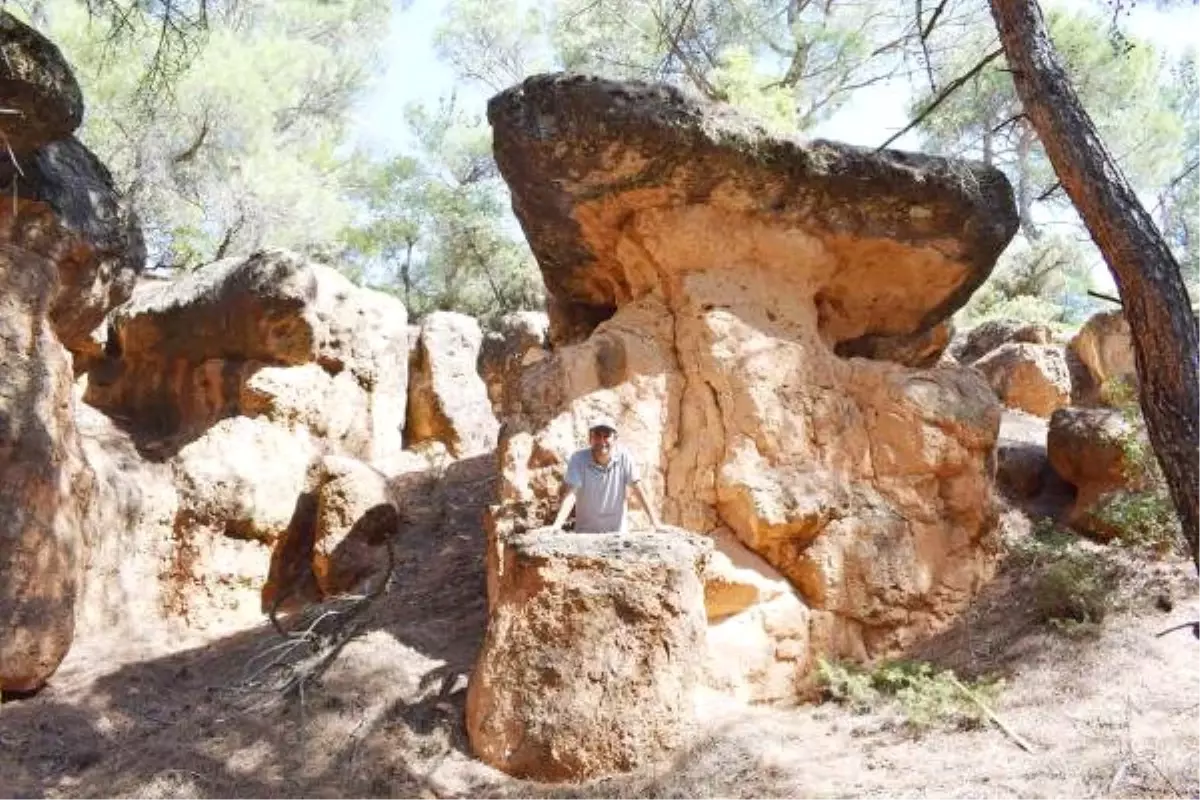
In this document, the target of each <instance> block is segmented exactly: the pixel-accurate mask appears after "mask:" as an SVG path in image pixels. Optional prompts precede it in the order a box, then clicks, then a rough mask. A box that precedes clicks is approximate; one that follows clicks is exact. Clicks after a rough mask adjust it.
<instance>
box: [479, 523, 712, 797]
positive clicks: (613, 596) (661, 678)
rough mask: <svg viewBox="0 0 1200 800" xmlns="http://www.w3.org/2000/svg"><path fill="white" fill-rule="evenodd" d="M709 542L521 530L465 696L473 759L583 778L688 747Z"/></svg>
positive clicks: (529, 772)
mask: <svg viewBox="0 0 1200 800" xmlns="http://www.w3.org/2000/svg"><path fill="white" fill-rule="evenodd" d="M708 550H709V545H708V544H707V543H706V542H705V541H704V540H703V539H701V538H699V537H695V536H689V535H686V534H682V533H678V534H637V535H620V534H594V535H577V534H571V533H562V532H558V531H551V530H541V531H534V532H530V533H527V534H524V535H521V536H518V537H515V538H512V539H510V540H508V541H506V542H505V544H504V547H503V551H502V554H501V556H500V565H499V574H498V581H497V592H496V602H495V604H494V607H493V609H492V615H491V620H490V622H489V624H488V632H487V637H486V638H485V640H484V643H483V648H482V650H481V652H480V655H479V660H478V662H477V664H476V667H475V672H474V674H473V675H472V677H471V681H470V686H469V688H468V690H467V733H468V735H469V736H470V739H471V745H472V747H473V748H474V750H475V752H476V754H477V755H478V756H479V757H480V758H481V759H483V760H484V761H485V762H487V763H489V764H491V765H493V766H495V767H498V768H500V769H502V770H504V771H505V772H508V773H509V774H512V775H516V776H519V777H523V778H531V779H535V780H542V781H568V780H569V781H579V780H584V779H587V778H592V777H596V776H599V775H604V774H606V773H612V772H624V771H628V770H631V769H634V768H636V767H639V766H641V765H644V764H650V763H654V762H656V761H658V760H660V759H662V758H663V757H665V756H667V755H668V754H670V753H671V752H672V751H673V750H675V749H676V748H678V747H679V746H680V745H682V744H684V743H685V742H686V741H687V738H688V736H689V735H690V733H691V728H692V724H693V713H694V711H693V703H694V698H693V690H694V688H695V687H696V685H697V683H698V681H699V678H700V674H701V669H702V663H703V660H704V630H705V616H704V590H703V586H702V583H701V578H700V575H701V573H702V571H703V569H704V562H705V560H706V558H707V552H708Z"/></svg>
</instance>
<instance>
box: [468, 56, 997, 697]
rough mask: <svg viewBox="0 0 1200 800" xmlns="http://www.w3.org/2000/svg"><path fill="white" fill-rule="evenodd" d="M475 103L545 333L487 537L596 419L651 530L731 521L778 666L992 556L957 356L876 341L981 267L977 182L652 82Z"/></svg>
mask: <svg viewBox="0 0 1200 800" xmlns="http://www.w3.org/2000/svg"><path fill="white" fill-rule="evenodd" d="M488 116H489V119H490V120H491V123H492V125H493V127H494V129H495V152H496V159H497V163H498V165H499V167H500V170H501V172H502V174H503V175H504V177H505V179H506V180H507V181H508V183H509V185H510V187H511V188H512V192H513V208H514V210H515V211H516V214H517V216H518V219H519V220H520V222H521V224H522V226H523V227H524V229H525V232H526V234H527V236H528V238H529V242H530V245H531V247H532V248H533V251H534V253H535V255H536V256H537V258H538V261H539V264H540V266H541V269H542V274H543V276H544V278H545V282H546V288H547V291H548V295H549V308H550V324H551V338H552V340H553V341H554V342H555V343H556V347H555V350H554V351H553V353H552V354H551V355H550V356H549V357H547V358H544V359H542V360H540V361H538V362H537V363H535V364H532V365H530V366H528V367H526V368H525V369H524V370H523V371H522V373H521V375H520V377H519V379H518V383H519V390H518V391H515V392H512V393H510V395H509V397H510V403H509V407H508V408H506V410H505V432H504V434H503V435H502V438H501V442H500V445H499V451H498V452H499V458H500V467H501V471H502V478H501V481H500V487H499V502H498V504H497V505H496V506H495V507H494V508H493V509H491V512H490V514H489V527H490V536H491V538H492V546H493V548H500V549H502V548H503V543H504V541H505V540H506V538H507V537H510V536H513V535H518V534H519V533H520V532H522V531H525V530H529V529H532V528H535V527H537V526H538V525H542V524H545V523H546V522H548V521H549V519H550V518H551V515H552V514H553V511H554V508H555V507H556V504H557V498H558V494H559V491H560V487H561V481H562V477H563V473H564V470H565V462H566V458H567V457H568V456H569V454H570V453H571V451H572V450H574V449H575V448H577V447H579V446H580V445H581V443H582V441H583V439H584V435H585V432H586V428H587V424H588V420H589V419H591V418H592V417H593V416H594V415H595V414H598V413H603V414H607V415H609V416H612V417H615V418H616V419H617V421H618V423H619V424H620V427H621V438H622V441H623V443H624V444H625V446H627V447H628V448H629V449H630V450H631V452H632V453H633V455H634V456H635V457H636V458H637V459H638V460H639V461H640V463H641V464H642V465H643V468H644V470H643V471H644V474H645V485H646V487H647V489H648V492H649V494H650V495H651V496H652V497H653V498H654V501H655V502H658V503H661V507H662V509H663V514H664V516H665V518H666V521H668V522H671V523H673V524H678V525H680V526H682V527H685V528H687V529H689V530H693V531H698V532H704V533H712V532H719V531H721V530H722V529H727V530H729V531H732V533H733V534H734V535H735V536H736V537H737V539H738V540H740V541H741V542H742V543H743V544H745V545H746V546H747V547H749V549H750V550H752V551H754V552H755V553H757V554H758V555H760V556H762V557H763V558H764V559H765V560H766V561H767V562H768V563H769V564H770V565H771V567H772V568H773V569H774V570H777V571H778V573H780V574H782V575H783V576H784V577H786V579H787V580H788V581H789V582H790V583H791V584H792V585H793V586H794V587H795V588H796V589H797V590H798V591H799V593H800V595H801V596H802V597H803V600H804V603H805V604H806V605H807V607H808V610H807V611H806V610H805V609H804V607H803V606H802V605H800V604H798V603H797V608H796V610H795V616H794V619H795V620H796V624H795V625H792V626H777V625H772V626H770V629H772V630H777V631H782V632H781V633H780V634H779V637H780V641H782V640H784V639H785V638H786V640H787V641H788V642H791V644H789V645H787V646H786V647H782V648H780V651H781V653H782V655H781V656H780V658H786V659H787V660H788V662H789V664H791V665H792V667H794V666H795V665H796V664H801V665H804V664H807V663H810V660H809V659H808V657H807V656H808V654H807V653H804V654H800V655H799V656H798V654H797V653H795V652H793V651H794V650H796V649H797V648H798V647H799V648H801V649H803V648H808V649H809V650H811V651H812V652H815V653H820V654H825V655H828V656H831V657H853V658H866V657H871V656H876V655H880V654H883V653H888V652H892V651H894V650H896V649H898V648H901V647H903V646H905V645H907V644H908V643H910V642H911V641H913V640H914V639H915V638H917V637H920V636H923V635H925V634H927V633H929V632H930V631H932V630H935V629H936V628H938V627H939V626H940V625H942V624H943V623H944V622H945V621H946V620H947V618H949V617H950V616H951V615H953V614H954V613H955V612H956V611H957V610H958V609H959V608H961V607H962V605H963V604H965V603H966V602H967V600H968V599H969V598H970V597H971V595H972V593H973V592H974V591H975V590H976V588H977V587H978V586H979V584H980V582H981V581H983V580H984V579H985V578H986V577H988V575H989V573H990V569H991V564H992V558H991V552H990V551H991V542H990V533H991V531H992V528H993V521H994V511H993V504H992V499H991V467H990V461H991V453H992V448H993V446H994V444H995V440H996V433H997V428H998V426H999V420H1000V407H999V404H998V403H997V402H996V398H995V396H994V395H993V393H992V391H991V390H990V389H989V388H988V386H987V384H986V383H984V381H983V380H982V379H981V378H980V377H979V376H978V374H976V373H974V372H972V371H970V370H966V369H960V368H938V369H932V370H914V369H910V368H906V367H904V366H901V365H899V364H896V363H891V362H888V361H886V360H882V359H884V358H885V357H886V356H887V355H888V354H889V353H910V352H921V351H922V348H921V347H915V348H914V347H912V346H911V344H912V343H913V342H922V341H925V342H928V341H929V340H930V331H931V330H933V329H934V328H935V327H937V326H939V325H940V324H941V323H942V322H943V321H944V320H945V319H946V318H947V317H948V316H949V315H950V314H951V313H952V312H953V311H954V310H955V309H957V308H958V307H959V306H960V305H961V304H962V303H963V302H965V300H966V299H967V298H968V296H969V295H970V293H971V292H972V291H973V290H974V289H975V287H977V286H978V285H979V284H980V283H981V282H982V281H983V280H984V279H985V278H986V277H987V275H988V273H989V271H990V269H991V268H992V266H993V264H994V261H995V259H996V257H997V255H998V254H999V253H1000V251H1001V250H1002V249H1003V247H1004V246H1005V244H1006V243H1007V242H1008V240H1009V239H1010V238H1011V236H1012V235H1013V233H1014V232H1015V230H1016V215H1015V211H1014V208H1013V203H1012V196H1011V189H1010V187H1009V186H1008V184H1007V182H1006V181H1005V179H1004V177H1003V176H1002V175H1001V174H1000V173H999V172H998V171H996V170H994V169H990V168H987V167H984V166H982V165H976V164H967V163H960V162H951V161H946V160H943V159H936V158H929V157H924V156H917V155H911V154H905V153H898V152H884V153H879V154H874V153H871V152H869V151H864V150H860V149H857V148H853V147H848V146H843V145H838V144H833V143H829V142H812V143H808V144H802V143H799V142H797V141H793V140H780V139H772V138H770V137H768V136H767V135H766V134H764V133H763V132H762V131H760V130H759V129H757V128H755V127H754V126H753V125H752V124H749V123H747V122H745V121H744V120H742V119H740V118H738V117H737V116H735V115H734V114H733V113H732V112H730V111H728V110H726V109H724V108H721V107H711V106H705V105H702V104H699V103H697V102H694V101H692V100H690V99H688V98H686V97H685V96H683V95H681V94H680V93H679V92H677V91H676V90H674V89H672V88H669V87H660V86H644V85H637V84H619V83H612V82H607V81H602V80H595V79H588V78H577V77H562V76H543V77H535V78H530V79H529V80H527V81H525V82H524V83H523V84H521V85H520V86H517V87H514V88H513V89H510V90H508V91H506V92H504V93H502V94H500V95H498V96H497V97H495V98H493V99H492V101H491V103H490V105H489V109H488ZM639 522H643V523H644V520H642V519H641V517H640V515H639V514H634V526H635V527H636V526H637V524H638V523H639ZM491 563H492V566H493V569H494V568H495V567H496V565H497V564H498V563H499V558H498V557H497V556H495V555H493V556H492V558H491ZM768 577H769V576H768ZM493 600H494V601H496V602H500V603H503V602H504V598H503V597H502V596H498V595H497V594H496V592H495V591H493ZM771 602H774V600H772V601H771ZM757 608H758V605H753V606H751V607H749V608H746V609H745V610H743V611H741V612H739V613H741V614H749V613H752V612H754V610H755V609H757ZM735 616H736V615H735ZM725 622H726V623H728V622H729V618H726V620H725ZM493 624H495V620H493ZM797 625H798V626H800V627H804V626H805V625H807V628H808V630H807V632H806V633H805V635H797V634H796V631H794V630H792V628H794V627H796V626H797ZM757 628H758V629H764V630H765V629H766V628H764V625H763V624H761V623H759V624H758V626H757ZM797 643H798V644H797ZM792 671H793V672H796V671H797V670H796V669H794V668H793V669H792ZM725 680H726V681H727V682H728V681H733V680H734V679H733V678H731V677H730V676H728V675H726V676H725ZM734 682H736V681H734Z"/></svg>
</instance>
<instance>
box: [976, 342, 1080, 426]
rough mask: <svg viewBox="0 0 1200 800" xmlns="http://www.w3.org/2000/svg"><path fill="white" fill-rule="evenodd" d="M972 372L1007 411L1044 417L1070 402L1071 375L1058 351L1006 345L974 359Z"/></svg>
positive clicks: (1043, 347)
mask: <svg viewBox="0 0 1200 800" xmlns="http://www.w3.org/2000/svg"><path fill="white" fill-rule="evenodd" d="M974 367H975V369H977V370H978V371H979V372H981V373H982V374H983V376H984V377H985V378H987V382H988V384H989V385H990V386H991V387H992V390H993V391H995V392H996V396H997V397H999V398H1000V401H1001V402H1002V403H1004V405H1005V406H1007V407H1008V408H1014V409H1017V410H1018V411H1024V412H1026V413H1029V414H1033V415H1034V416H1038V417H1048V416H1050V415H1051V414H1052V413H1053V412H1054V410H1055V409H1058V408H1062V407H1063V406H1065V405H1067V404H1068V403H1070V401H1071V375H1070V371H1069V370H1068V369H1067V362H1066V359H1065V358H1064V357H1063V351H1062V349H1061V348H1059V347H1057V346H1055V345H1038V344H1025V343H1015V342H1008V343H1006V344H1002V345H1000V346H999V347H997V348H996V349H994V350H992V351H991V352H990V353H988V354H987V355H985V356H983V357H982V358H980V359H978V360H977V361H976V362H975V364H974Z"/></svg>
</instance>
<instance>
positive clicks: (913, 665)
mask: <svg viewBox="0 0 1200 800" xmlns="http://www.w3.org/2000/svg"><path fill="white" fill-rule="evenodd" d="M817 679H818V681H819V683H820V685H821V687H822V688H823V690H824V692H825V697H826V699H828V700H833V701H835V702H838V703H841V704H843V705H846V706H848V707H850V708H851V709H852V710H854V711H855V712H858V713H865V712H867V711H878V710H884V709H888V708H894V709H896V710H898V711H899V712H900V713H901V714H902V716H903V717H904V721H905V723H906V724H907V725H908V726H909V727H911V728H913V729H914V730H917V731H922V730H927V729H929V728H932V727H934V726H937V725H947V726H954V727H962V728H967V727H970V728H973V727H978V726H979V725H981V724H982V723H983V722H984V720H985V719H986V715H985V714H984V712H983V710H982V709H981V708H980V707H979V706H978V705H977V704H976V703H974V702H973V701H972V700H971V699H970V698H968V697H967V696H966V695H965V694H964V693H963V691H962V689H960V688H959V687H958V686H956V685H955V680H956V679H955V677H954V673H953V672H951V671H949V670H942V671H938V670H936V669H935V668H934V667H933V665H931V664H927V663H924V662H916V661H889V662H885V663H882V664H879V665H877V666H875V667H873V668H870V669H864V668H862V667H858V666H855V665H852V664H843V663H838V662H831V661H826V660H825V659H818V661H817ZM963 685H964V686H966V684H963ZM1001 686H1002V684H1001V682H1000V681H980V682H976V683H973V684H971V685H970V686H967V688H969V689H970V691H971V692H972V693H973V694H974V695H975V696H976V697H978V698H979V699H980V700H982V701H983V702H985V703H990V702H993V701H994V700H995V698H996V696H998V695H999V693H1000V689H1001Z"/></svg>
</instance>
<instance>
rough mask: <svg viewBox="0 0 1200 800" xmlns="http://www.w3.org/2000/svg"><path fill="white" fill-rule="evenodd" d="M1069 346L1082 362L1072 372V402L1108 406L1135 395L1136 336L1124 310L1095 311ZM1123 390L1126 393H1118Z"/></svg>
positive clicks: (1073, 354) (1070, 353) (1078, 404)
mask: <svg viewBox="0 0 1200 800" xmlns="http://www.w3.org/2000/svg"><path fill="white" fill-rule="evenodd" d="M1067 349H1068V354H1069V355H1070V356H1073V357H1074V358H1075V359H1077V360H1078V361H1079V365H1080V368H1079V369H1077V370H1075V374H1074V375H1073V376H1072V378H1073V381H1072V385H1071V403H1072V404H1073V405H1077V406H1096V405H1105V406H1108V405H1113V404H1114V403H1115V402H1117V401H1119V400H1122V399H1123V400H1125V401H1128V400H1130V399H1132V398H1136V396H1137V395H1136V392H1137V365H1136V364H1135V363H1134V357H1133V337H1132V335H1131V334H1130V332H1129V323H1128V322H1126V320H1125V315H1124V314H1123V313H1122V312H1121V311H1105V312H1101V313H1099V314H1095V315H1093V316H1092V317H1091V318H1090V319H1088V321H1087V322H1085V323H1084V324H1083V327H1081V328H1080V329H1079V333H1077V334H1075V336H1074V337H1072V339H1071V341H1070V343H1069V344H1068V345H1067ZM1121 392H1124V393H1125V397H1123V398H1122V397H1120V396H1119V393H1121Z"/></svg>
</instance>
